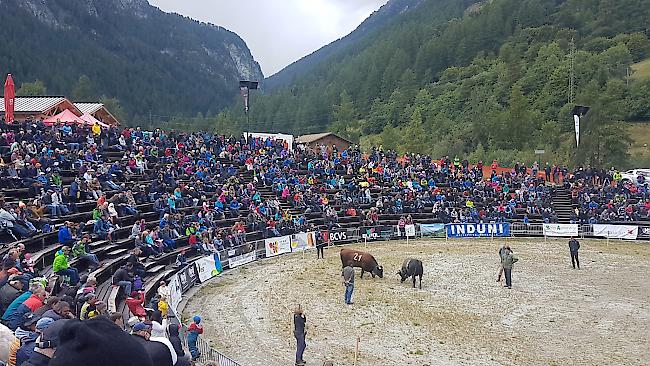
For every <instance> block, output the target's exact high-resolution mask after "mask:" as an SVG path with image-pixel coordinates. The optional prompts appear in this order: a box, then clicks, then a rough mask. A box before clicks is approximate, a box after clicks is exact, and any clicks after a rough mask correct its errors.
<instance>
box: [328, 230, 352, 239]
mask: <svg viewBox="0 0 650 366" xmlns="http://www.w3.org/2000/svg"><path fill="white" fill-rule="evenodd" d="M329 234H330V237H329V239H330V241H343V240H347V239H348V233H346V232H345V231H341V232H330V233H329Z"/></svg>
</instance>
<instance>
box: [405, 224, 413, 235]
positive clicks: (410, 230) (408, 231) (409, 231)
mask: <svg viewBox="0 0 650 366" xmlns="http://www.w3.org/2000/svg"><path fill="white" fill-rule="evenodd" d="M404 231H406V236H407V237H409V238H414V237H415V225H406V226H404Z"/></svg>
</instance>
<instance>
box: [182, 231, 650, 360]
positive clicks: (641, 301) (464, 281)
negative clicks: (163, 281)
mask: <svg viewBox="0 0 650 366" xmlns="http://www.w3.org/2000/svg"><path fill="white" fill-rule="evenodd" d="M499 243H500V242H499V241H496V240H495V241H494V242H492V241H490V240H454V241H449V243H445V241H444V240H430V241H411V242H410V243H409V244H407V243H406V242H382V243H369V244H368V248H367V251H368V252H370V253H372V254H373V255H374V256H375V258H376V259H377V260H378V261H379V263H380V264H381V265H383V266H384V272H385V276H384V278H383V279H378V278H375V279H372V278H370V277H368V278H366V276H365V275H364V278H363V279H360V278H359V273H360V272H359V270H357V276H356V286H355V290H354V296H353V301H354V302H355V304H354V305H351V306H347V305H345V304H344V303H343V290H344V289H343V286H342V284H341V278H340V275H341V261H340V259H339V253H338V251H339V249H338V248H332V249H329V250H327V251H326V259H325V260H317V259H316V253H315V252H311V253H307V255H306V256H305V258H303V257H302V255H300V254H293V255H288V256H283V257H279V258H273V259H270V260H265V261H262V262H257V263H252V264H250V265H248V266H246V267H244V268H240V269H236V270H233V271H230V272H227V273H225V274H224V275H223V276H221V277H219V278H217V279H215V280H213V282H210V283H209V284H208V285H206V286H205V287H204V288H203V289H202V290H200V291H199V292H198V293H197V294H196V295H195V296H194V298H193V299H191V301H190V303H189V304H188V306H187V307H186V309H185V313H184V318H185V319H187V317H189V316H190V315H193V314H201V315H202V316H203V318H204V322H205V328H206V334H205V335H204V337H205V338H206V339H209V340H211V341H212V342H213V344H214V345H215V346H216V347H217V348H218V349H220V350H221V351H222V352H224V353H225V354H226V355H228V356H230V357H232V358H233V359H235V360H237V361H238V362H240V363H241V364H242V365H245V366H254V365H255V366H257V365H259V366H288V365H293V360H294V352H295V340H294V339H293V336H292V329H293V328H292V323H291V322H292V313H291V312H290V311H289V310H288V308H292V307H293V304H295V303H300V304H302V306H303V308H304V309H305V313H306V315H307V324H308V335H307V350H306V352H305V360H306V361H307V363H308V365H316V366H320V365H322V363H323V361H324V360H332V361H334V363H335V365H352V364H353V358H354V348H355V339H356V337H357V336H358V337H360V340H361V342H360V358H359V361H358V362H357V365H359V366H371V365H372V366H376V365H419V366H422V365H431V366H433V365H650V347H648V345H649V344H650V244H649V243H642V242H632V243H629V242H622V241H612V242H610V244H609V245H607V243H606V242H605V241H588V240H582V241H581V245H582V249H581V250H580V259H581V265H582V269H581V270H579V271H578V270H573V269H572V268H571V263H570V259H569V253H568V247H567V241H566V240H553V241H551V240H549V241H548V242H547V243H544V241H543V240H519V239H518V240H514V239H508V243H509V244H510V246H511V247H512V248H513V250H514V252H515V254H516V255H517V256H518V257H519V258H520V260H519V262H518V263H516V264H515V266H514V269H513V289H511V290H508V289H505V288H502V287H501V286H500V285H499V284H498V283H496V273H497V269H498V255H497V250H498V247H499ZM353 248H359V249H361V250H364V249H363V244H361V245H356V246H353ZM408 257H415V258H419V259H421V260H422V261H423V263H424V269H425V275H424V279H423V282H422V286H423V287H422V290H419V289H413V288H412V287H411V284H410V283H407V282H405V283H404V284H400V283H399V276H397V275H396V274H395V273H396V272H397V270H398V269H399V267H400V266H401V264H402V261H403V260H404V259H405V258H408Z"/></svg>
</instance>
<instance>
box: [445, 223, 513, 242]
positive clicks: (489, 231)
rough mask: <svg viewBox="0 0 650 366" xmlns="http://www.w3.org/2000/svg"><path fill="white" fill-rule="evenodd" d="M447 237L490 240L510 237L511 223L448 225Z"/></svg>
mask: <svg viewBox="0 0 650 366" xmlns="http://www.w3.org/2000/svg"><path fill="white" fill-rule="evenodd" d="M447 236H448V237H450V238H479V237H486V238H489V237H505V236H510V223H507V222H496V223H489V224H475V223H463V224H448V225H447Z"/></svg>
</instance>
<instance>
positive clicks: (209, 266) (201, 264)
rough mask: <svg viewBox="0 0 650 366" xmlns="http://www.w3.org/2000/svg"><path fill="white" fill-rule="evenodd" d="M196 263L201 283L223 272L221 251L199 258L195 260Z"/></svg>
mask: <svg viewBox="0 0 650 366" xmlns="http://www.w3.org/2000/svg"><path fill="white" fill-rule="evenodd" d="M194 265H195V266H196V273H197V275H198V276H199V281H201V283H203V282H205V281H207V280H209V279H211V278H212V277H214V276H216V275H218V274H219V273H221V272H223V269H222V268H221V260H220V259H219V253H215V254H214V255H210V256H205V257H203V258H199V259H198V260H197V261H196V262H194Z"/></svg>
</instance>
